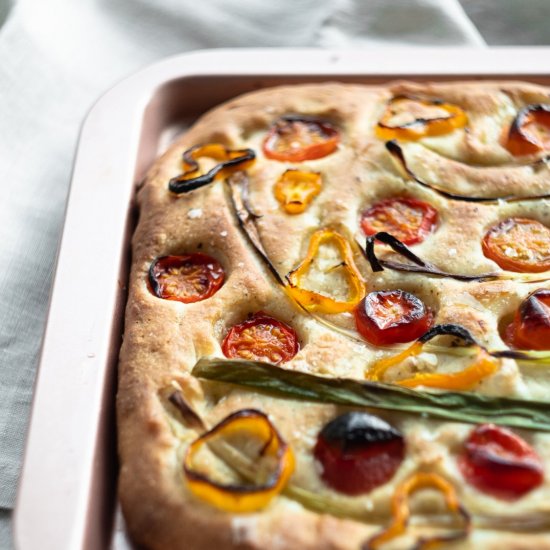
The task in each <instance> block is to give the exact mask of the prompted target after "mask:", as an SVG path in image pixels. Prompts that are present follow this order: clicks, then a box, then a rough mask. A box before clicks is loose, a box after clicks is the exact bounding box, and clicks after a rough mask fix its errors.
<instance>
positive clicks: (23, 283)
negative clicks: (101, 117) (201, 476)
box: [0, 0, 484, 548]
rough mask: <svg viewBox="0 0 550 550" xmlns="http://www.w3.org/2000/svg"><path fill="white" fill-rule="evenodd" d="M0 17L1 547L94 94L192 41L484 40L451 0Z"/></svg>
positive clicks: (70, 5) (183, 2) (67, 6)
mask: <svg viewBox="0 0 550 550" xmlns="http://www.w3.org/2000/svg"><path fill="white" fill-rule="evenodd" d="M2 23H3V25H2V27H1V28H0V94H1V95H0V97H1V101H0V129H1V130H0V182H1V183H0V220H1V221H0V224H1V225H0V227H1V229H0V231H1V238H0V258H1V259H2V262H1V266H0V548H9V547H10V546H11V545H12V542H11V535H10V527H9V520H10V510H11V509H12V508H13V506H14V499H15V492H16V483H17V477H18V472H19V468H20V464H21V453H22V449H23V444H24V438H25V431H26V426H27V421H28V415H29V410H30V403H31V399H32V388H33V381H34V377H35V370H36V364H37V360H38V353H39V349H40V341H41V336H42V332H43V329H44V323H45V317H46V312H47V304H48V295H49V290H50V285H51V280H52V273H53V269H54V261H55V254H56V248H57V243H58V239H59V236H60V232H61V229H62V224H63V213H64V205H65V199H66V194H67V190H68V185H69V181H70V175H71V166H72V161H73V156H74V153H75V149H76V145H77V138H78V133H79V129H80V126H81V123H82V121H83V118H84V116H85V114H86V112H87V111H88V110H89V108H90V107H91V105H92V104H93V102H94V100H95V99H96V98H97V97H98V96H99V95H100V94H101V93H102V92H103V91H105V90H106V89H108V88H109V87H110V86H111V85H113V84H114V83H115V82H116V81H117V80H119V79H120V78H122V77H124V76H126V75H127V74H128V73H130V72H132V71H134V70H136V69H138V68H140V67H143V66H144V65H146V64H148V63H150V62H153V61H155V60H158V59H160V58H162V57H165V56H168V55H172V54H176V53H181V52H185V51H189V50H193V49H198V48H201V49H202V48H215V47H241V46H249V47H255V46H294V47H298V46H320V47H331V46H335V47H365V46H373V45H376V46H381V45H388V46H391V45H403V44H410V45H438V44H439V45H454V46H456V45H469V46H472V45H479V46H483V45H484V41H483V39H482V37H481V36H480V34H479V33H478V32H477V30H476V28H475V27H474V25H473V24H472V23H471V22H470V20H469V19H468V17H467V16H466V15H465V13H464V11H463V9H462V7H461V5H460V4H459V3H458V0H277V1H275V2H265V1H261V0H210V1H208V0H204V1H202V2H201V1H198V0H157V1H153V0H49V1H48V0H34V1H32V0H18V1H15V2H10V1H9V0H0V24H2ZM90 231H93V228H92V227H91V228H90ZM82 292H86V289H85V288H83V289H82ZM74 307H78V296H74ZM82 314H83V315H85V314H86V312H82ZM59 383H60V384H62V383H63V381H62V380H60V381H59ZM52 437H55V434H52ZM44 506H47V503H44Z"/></svg>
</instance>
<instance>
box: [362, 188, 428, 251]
mask: <svg viewBox="0 0 550 550" xmlns="http://www.w3.org/2000/svg"><path fill="white" fill-rule="evenodd" d="M436 223H437V210H436V209H435V208H434V207H433V206H431V205H429V204H428V203H427V202H424V201H421V200H418V199H412V198H406V197H397V198H393V199H384V200H381V201H379V202H377V203H375V204H373V205H372V206H371V207H370V208H369V209H368V210H365V211H364V212H363V214H362V215H361V229H363V231H364V232H365V235H374V234H375V233H378V232H379V231H386V232H387V233H391V234H392V235H393V236H394V237H395V238H396V239H399V240H400V241H401V242H402V243H403V244H407V245H411V244H417V243H420V242H422V241H423V240H424V239H425V238H426V237H427V236H428V235H429V234H430V233H431V232H432V231H433V229H434V227H435V225H436Z"/></svg>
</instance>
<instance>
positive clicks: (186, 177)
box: [168, 143, 256, 195]
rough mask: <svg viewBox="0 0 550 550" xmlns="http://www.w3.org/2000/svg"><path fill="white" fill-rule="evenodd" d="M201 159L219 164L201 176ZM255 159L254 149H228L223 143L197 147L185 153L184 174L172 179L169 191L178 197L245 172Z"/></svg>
mask: <svg viewBox="0 0 550 550" xmlns="http://www.w3.org/2000/svg"><path fill="white" fill-rule="evenodd" d="M200 158H210V159H214V160H216V161H218V164H216V166H214V168H212V169H211V170H209V171H208V172H207V173H206V174H201V171H200V167H199V163H198V159H200ZM255 159H256V153H254V151H253V150H252V149H228V148H227V147H225V145H222V144H221V143H207V144H204V145H195V146H194V147H191V148H190V149H187V151H185V152H184V153H183V162H182V164H183V174H181V175H180V176H177V177H175V178H172V179H171V180H170V182H169V183H168V189H170V191H172V193H176V194H178V195H179V194H181V193H188V192H189V191H193V190H194V189H198V188H199V187H203V186H205V185H208V184H209V183H212V182H213V181H214V180H216V179H219V178H222V177H226V176H228V175H229V174H231V173H233V172H235V171H236V170H245V169H246V168H248V167H249V166H250V165H251V164H252V162H254V160H255Z"/></svg>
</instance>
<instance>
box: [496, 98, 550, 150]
mask: <svg viewBox="0 0 550 550" xmlns="http://www.w3.org/2000/svg"><path fill="white" fill-rule="evenodd" d="M504 146H505V147H506V149H508V151H510V153H512V155H514V156H521V155H532V154H533V153H538V152H539V151H543V150H546V149H550V105H528V106H527V107H524V108H523V109H522V110H521V111H520V112H519V113H518V115H517V116H516V118H515V119H514V121H513V122H512V124H511V126H510V130H509V131H508V133H507V135H506V138H505V140H504Z"/></svg>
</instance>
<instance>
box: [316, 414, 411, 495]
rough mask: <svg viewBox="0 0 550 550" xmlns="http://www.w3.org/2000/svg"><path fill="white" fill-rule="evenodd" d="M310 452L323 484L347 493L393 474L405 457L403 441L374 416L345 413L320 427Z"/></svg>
mask: <svg viewBox="0 0 550 550" xmlns="http://www.w3.org/2000/svg"><path fill="white" fill-rule="evenodd" d="M314 455H315V458H316V459H317V460H318V461H319V462H320V463H321V465H322V468H323V472H322V474H321V477H322V478H323V480H324V481H325V482H326V483H327V485H329V486H330V487H332V488H333V489H335V490H336V491H339V492H341V493H345V494H347V495H359V494H362V493H368V492H370V491H372V490H373V489H376V487H379V486H380V485H383V484H384V483H386V482H387V481H389V480H390V479H391V478H392V477H393V475H394V474H395V472H396V470H397V469H398V468H399V466H400V465H401V462H402V461H403V457H404V456H405V441H404V439H403V436H402V435H401V433H400V432H399V431H398V430H397V429H396V428H394V427H393V426H391V425H390V424H388V423H387V422H386V421H385V420H382V419H381V418H379V417H378V416H374V415H372V414H368V413H365V412H349V413H345V414H343V415H341V416H338V417H337V418H335V419H334V420H332V421H331V422H329V423H328V424H327V425H326V426H325V427H324V428H323V429H322V430H321V432H320V433H319V436H318V437H317V443H316V445H315V449H314Z"/></svg>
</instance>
